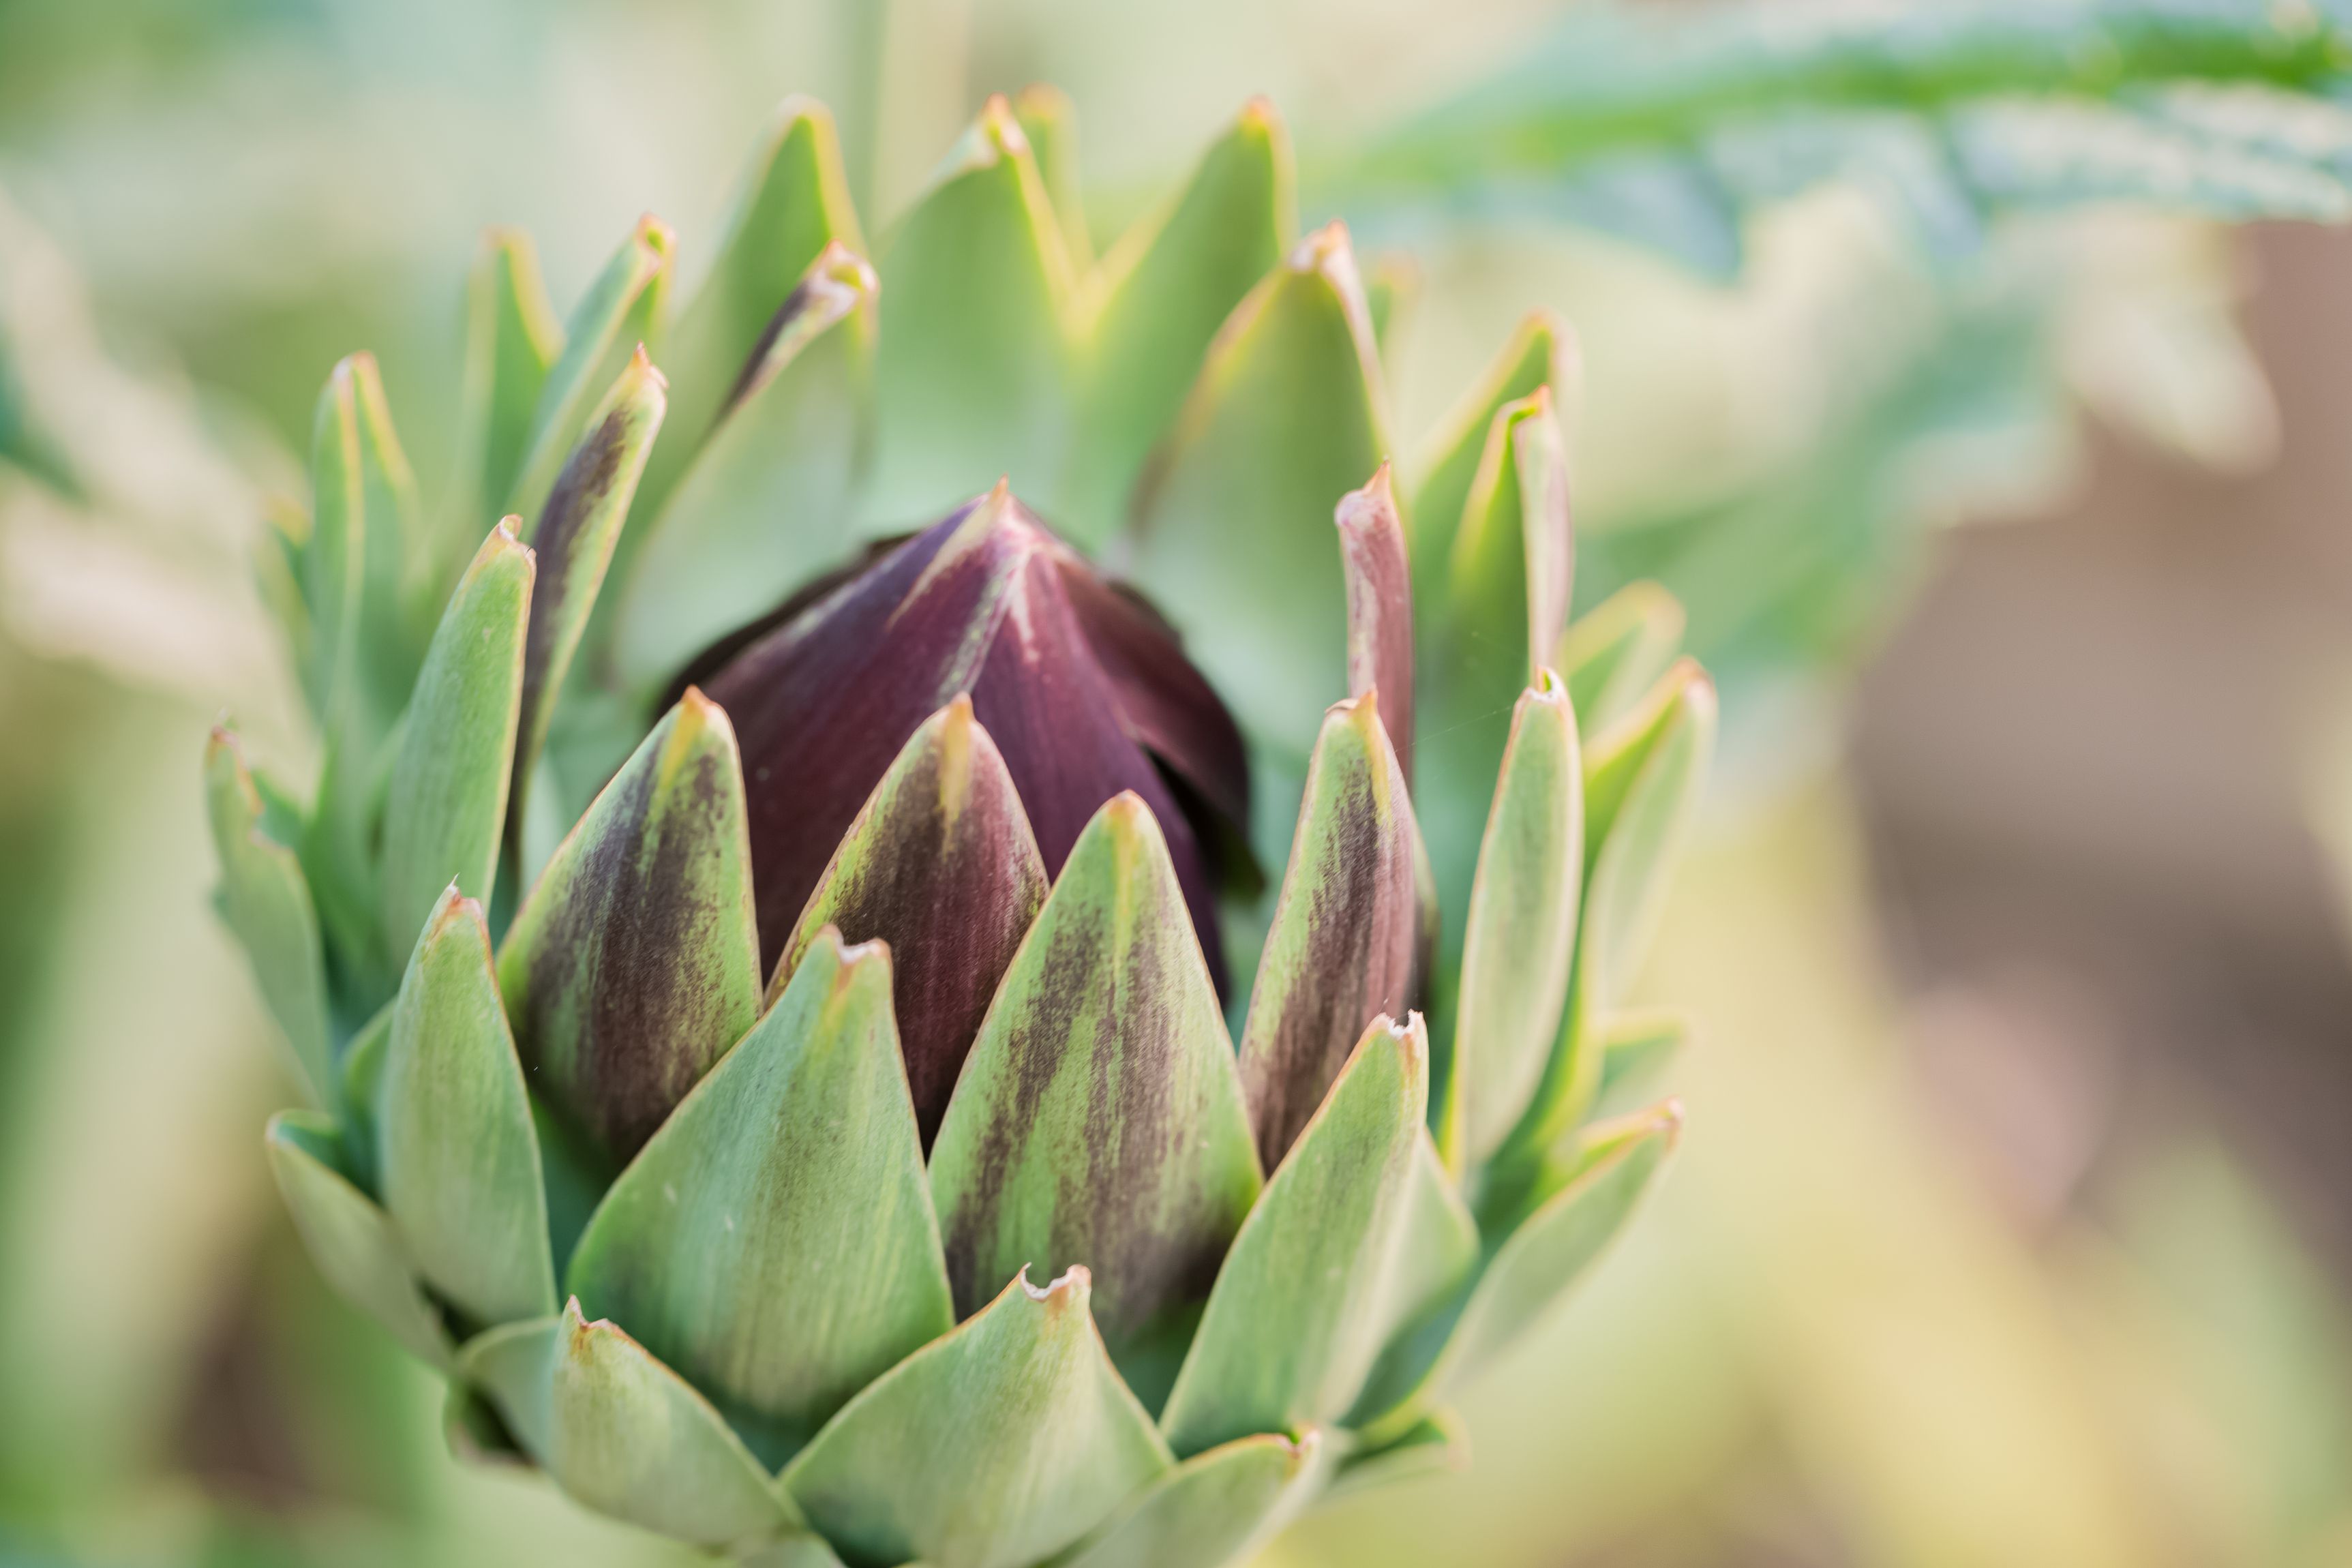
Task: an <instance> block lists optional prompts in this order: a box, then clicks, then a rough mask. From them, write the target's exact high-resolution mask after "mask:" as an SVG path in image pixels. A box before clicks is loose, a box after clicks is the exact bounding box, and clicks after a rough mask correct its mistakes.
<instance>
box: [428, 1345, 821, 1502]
mask: <svg viewBox="0 0 2352 1568" xmlns="http://www.w3.org/2000/svg"><path fill="white" fill-rule="evenodd" d="M460 1370H461V1371H462V1372H463V1373H464V1374H465V1375H466V1376H467V1377H468V1378H470V1379H472V1380H474V1381H476V1382H478V1383H479V1384H481V1385H482V1386H483V1387H485V1388H487V1389H488V1391H489V1392H490V1394H491V1395H492V1396H493V1397H494V1398H495V1399H496V1400H497V1402H498V1404H499V1410H500V1412H501V1413H502V1414H503V1415H505V1416H506V1418H507V1425H508V1427H509V1430H510V1431H512V1432H513V1433H514V1435H515V1436H516V1438H517V1439H518V1440H519V1441H520V1442H521V1443H522V1444H523V1445H524V1447H526V1448H528V1449H529V1450H530V1453H531V1454H532V1456H533V1457H534V1458H537V1459H538V1460H539V1462H540V1463H541V1465H544V1466H545V1467H546V1468H547V1473H548V1474H549V1475H550V1476H551V1477H553V1478H554V1479H555V1481H556V1484H557V1485H559V1486H561V1487H562V1489H564V1491H566V1492H567V1493H569V1494H570V1495H571V1496H572V1498H573V1499H574V1500H577V1501H579V1502H582V1503H584V1504H586V1505H587V1506H588V1507H590V1508H593V1509H595V1510H597V1511H599V1512H601V1513H606V1514H610V1515H612V1516H613V1517H614V1519H621V1520H626V1521H628V1522H630V1523H631V1524H635V1525H639V1526H642V1527H643V1528H645V1529H646V1530H650V1531H656V1532H658V1533H660V1534H663V1535H667V1536H669V1537H671V1538H672V1539H674V1540H678V1541H685V1542H692V1543H693V1544H695V1545H698V1546H707V1547H715V1548H716V1547H735V1546H750V1545H752V1544H756V1543H759V1542H766V1541H769V1540H772V1539H773V1538H775V1537H778V1536H782V1535H784V1534H785V1533H787V1532H788V1531H793V1530H796V1529H798V1528H799V1527H800V1525H801V1522H802V1521H801V1519H800V1517H799V1514H798V1511H797V1510H794V1509H793V1505H792V1503H791V1502H790V1501H789V1500H786V1499H785V1498H784V1496H783V1495H782V1492H780V1491H779V1490H778V1489H777V1488H776V1487H775V1485H774V1483H773V1482H772V1480H771V1479H770V1478H769V1475H768V1472H767V1471H766V1470H765V1469H762V1468H761V1465H760V1461H759V1460H757V1459H755V1458H752V1457H751V1451H750V1450H749V1449H747V1448H746V1447H743V1443H742V1440H741V1439H740V1438H739V1437H738V1436H735V1433H734V1431H733V1429H732V1428H730V1426H728V1425H727V1422H726V1420H725V1418H724V1417H722V1416H721V1415H719V1412H718V1411H717V1410H715V1409H713V1408H712V1407H711V1405H710V1402H709V1400H707V1399H705V1398H704V1397H703V1396H702V1395H701V1394H698V1393H696V1392H695V1390H694V1387H693V1385H692V1384H688V1382H687V1381H686V1380H685V1379H684V1378H682V1377H680V1376H678V1375H677V1373H675V1372H673V1371H671V1370H670V1369H669V1368H668V1367H667V1366H664V1365H663V1364H662V1363H661V1362H660V1361H659V1360H657V1359H656V1358H655V1357H654V1356H653V1355H652V1354H650V1353H649V1352H646V1349H645V1347H643V1346H642V1345H640V1344H638V1343H637V1342H635V1340H633V1339H631V1338H630V1337H629V1336H628V1335H627V1334H625V1333H624V1332H622V1331H621V1330H620V1329H619V1328H617V1327H615V1326H614V1324H612V1323H609V1322H602V1321H599V1322H591V1321H587V1320H586V1319H585V1318H583V1316H582V1314H581V1310H580V1303H579V1302H577V1301H572V1302H570V1303H568V1304H567V1305H566V1306H565V1307H564V1309H563V1315H562V1317H560V1318H541V1319H538V1320H536V1321H532V1322H529V1323H518V1324H513V1325H510V1326H509V1328H507V1329H504V1330H500V1331H495V1332H493V1333H491V1334H487V1335H484V1336H483V1337H482V1338H481V1339H479V1340H477V1341H475V1342H472V1343H470V1344H468V1345H467V1347H466V1352H465V1355H464V1358H463V1360H462V1362H461V1363H460Z"/></svg>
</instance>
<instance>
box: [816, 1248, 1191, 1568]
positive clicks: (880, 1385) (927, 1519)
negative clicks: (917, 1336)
mask: <svg viewBox="0 0 2352 1568" xmlns="http://www.w3.org/2000/svg"><path fill="white" fill-rule="evenodd" d="M1090 1294H1091V1290H1090V1282H1089V1279H1088V1276H1087V1270H1086V1269H1084V1268H1072V1269H1071V1270H1070V1271H1069V1272H1068V1273H1067V1274H1065V1275H1064V1276H1062V1277H1061V1278H1060V1279H1056V1280H1055V1281H1054V1282H1053V1284H1051V1285H1050V1286H1048V1287H1046V1288H1045V1289H1037V1288H1036V1287H1035V1286H1033V1285H1031V1284H1030V1283H1029V1279H1028V1276H1027V1274H1026V1273H1025V1272H1024V1273H1023V1274H1022V1275H1020V1276H1019V1277H1018V1278H1016V1279H1014V1280H1013V1282H1012V1283H1011V1284H1009V1285H1007V1286H1006V1287H1005V1288H1004V1290H1003V1294H1001V1295H999V1296H998V1297H997V1298H996V1300H994V1301H992V1302H991V1303H989V1305H988V1306H987V1307H986V1308H985V1309H984V1310H982V1311H981V1312H980V1313H978V1314H977V1315H976V1316H974V1317H973V1318H972V1319H971V1321H968V1322H966V1323H964V1324H963V1325H962V1326H961V1327H960V1328H958V1329H957V1330H956V1331H954V1332H953V1333H951V1334H948V1335H946V1336H945V1337H943V1338H941V1339H938V1340H935V1341H933V1342H931V1343H929V1344H928V1345H926V1346H924V1347H923V1348H922V1349H921V1350H919V1351H918V1352H915V1353H914V1354H913V1355H911V1356H909V1357H908V1358H907V1359H906V1360H905V1361H904V1362H901V1363H899V1364H898V1365H897V1366H896V1367H893V1368H892V1369H891V1370H890V1371H889V1372H887V1373H884V1374H883V1375H882V1377H881V1378H880V1379H878V1380H877V1382H875V1383H874V1384H871V1385H870V1386H868V1387H867V1388H866V1391H865V1392H864V1393H863V1394H859V1395H858V1396H857V1397H856V1399H854V1400H852V1401H850V1403H849V1405H847V1407H846V1408H845V1409H844V1410H843V1411H842V1413H841V1414H840V1415H836V1416H835V1417H834V1419H833V1421H832V1423H831V1424H830V1425H828V1426H826V1427H825V1429H824V1431H822V1432H820V1433H818V1434H817V1436H816V1440H815V1441H814V1442H813V1443H811V1444H810V1445H809V1446H808V1447H806V1448H805V1449H803V1451H802V1453H801V1456H800V1458H797V1459H795V1460H793V1463H792V1466H791V1467H790V1468H787V1469H786V1470H785V1471H784V1475H783V1485H784V1489H785V1490H786V1491H787V1492H788V1493H789V1494H790V1495H791V1496H792V1498H793V1500H795V1501H797V1502H798V1503H799V1504H800V1506H801V1507H802V1509H803V1510H805V1511H806V1513H807V1515H808V1518H809V1520H810V1521H811V1522H812V1523H814V1525H815V1526H816V1527H817V1528H818V1529H819V1530H821V1531H824V1534H825V1535H826V1536H827V1537H828V1538H829V1539H831V1540H833V1541H835V1542H839V1543H840V1545H841V1546H842V1548H843V1549H844V1550H845V1551H848V1552H852V1553H853V1554H855V1555H856V1556H858V1557H860V1558H864V1559H870V1560H874V1561H879V1562H886V1563H903V1562H906V1561H907V1560H908V1559H909V1558H912V1557H917V1556H919V1557H920V1558H921V1559H922V1560H923V1561H924V1562H925V1563H931V1564H936V1565H937V1568H1018V1565H1021V1564H1026V1563H1035V1562H1038V1561H1040V1560H1042V1559H1044V1558H1046V1557H1049V1556H1051V1555H1052V1554H1053V1553H1055V1552H1058V1551H1060V1550H1061V1549H1062V1548H1064V1547H1066V1546H1067V1545H1069V1544H1070V1543H1071V1542H1074V1541H1076V1540H1077V1539H1078V1538H1079V1537H1081V1536H1083V1535H1085V1534H1086V1533H1087V1531H1090V1530H1092V1529H1094V1528H1095V1526H1096V1525H1097V1524H1099V1523H1101V1522H1102V1521H1103V1520H1104V1519H1105V1518H1106V1517H1108V1515H1109V1514H1110V1513H1111V1511H1112V1510H1114V1509H1116V1508H1118V1505H1119V1504H1120V1503H1121V1502H1122V1501H1124V1500H1126V1499H1128V1498H1129V1497H1131V1496H1132V1495H1133V1494H1134V1493H1135V1492H1136V1491H1137V1490H1139V1489H1141V1488H1143V1487H1145V1486H1148V1485H1150V1483H1151V1482H1152V1481H1154V1480H1156V1479H1159V1478H1160V1476H1162V1475H1165V1474H1167V1473H1168V1472H1169V1470H1170V1469H1171V1468H1173V1464H1174V1461H1173V1460H1172V1459H1171V1458H1170V1456H1169V1453H1168V1448H1167V1445H1166V1444H1164V1443H1162V1442H1161V1441H1160V1435H1159V1433H1158V1432H1156V1431H1154V1430H1153V1429H1152V1426H1151V1422H1150V1417H1148V1416H1147V1415H1144V1413H1143V1411H1142V1409H1141V1408H1140V1407H1139V1406H1138V1405H1137V1404H1136V1402H1135V1396H1134V1395H1133V1394H1130V1393H1129V1392H1128V1389H1127V1385H1126V1384H1123V1383H1121V1382H1120V1381H1119V1377H1118V1373H1116V1372H1114V1371H1113V1370H1112V1369H1111V1365H1110V1363H1109V1362H1108V1360H1107V1359H1105V1357H1104V1355H1103V1350H1102V1341H1101V1340H1100V1339H1099V1338H1098V1337H1097V1335H1096V1333H1095V1331H1094V1328H1093V1320H1092V1319H1091V1318H1090V1317H1089V1316H1088V1315H1087V1300H1088V1298H1089V1296H1090Z"/></svg>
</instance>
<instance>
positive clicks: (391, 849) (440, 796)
mask: <svg viewBox="0 0 2352 1568" xmlns="http://www.w3.org/2000/svg"><path fill="white" fill-rule="evenodd" d="M535 574H536V563H535V560H534V557H533V553H532V552H531V550H530V547H529V546H528V545H524V544H520V543H518V542H516V540H515V536H514V535H513V533H511V532H510V531H508V528H507V525H506V524H505V523H500V524H499V525H498V526H497V527H496V528H493V529H492V530H490V536H489V537H488V539H486V540H484V541H483V542H482V547H481V549H480V550H479V551H478V552H476V553H475V556H474V561H473V564H472V565H470V566H468V567H467V569H466V574H465V576H464V577H462V578H460V579H459V580H458V583H457V592H456V593H455V594H454V595H451V597H450V600H449V607H448V609H447V610H446V611H444V612H443V613H442V616H441V626H440V628H439V629H438V630H437V631H436V632H435V633H434V634H433V643H432V646H431V647H429V648H428V649H427V650H426V651H425V668H424V669H423V670H422V671H420V672H419V673H418V675H417V678H416V694H415V697H413V698H412V699H411V700H410V701H409V705H408V714H407V718H406V721H405V722H404V724H403V725H402V728H401V735H400V743H399V748H398V750H397V751H395V752H394V754H393V763H392V780H391V784H390V786H389V788H388V789H387V790H386V791H385V795H384V808H383V873H382V878H381V881H380V883H379V896H380V898H381V900H382V902H381V908H382V910H383V915H382V919H383V941H384V960H385V962H386V963H390V964H393V965H395V966H396V965H398V964H400V963H404V961H405V960H406V959H407V956H408V950H409V949H411V948H413V947H414V946H415V945H416V933H417V931H419V930H421V929H422V928H423V926H424V924H425V916H427V915H428V914H430V913H432V911H433V908H434V906H435V904H436V903H437V902H439V901H440V899H441V890H442V889H444V888H446V887H448V886H449V885H450V884H451V882H452V880H453V879H454V880H455V882H456V885H457V889H458V890H459V891H460V892H462V893H464V894H465V895H466V896H467V897H468V898H472V899H488V897H489V896H490V879H491V878H492V877H493V876H495V875H496V874H497V871H498V866H499V832H500V830H501V829H502V828H503V827H504V826H505V823H506V814H507V781H508V778H509V776H510V774H511V773H512V772H513V767H514V748H515V724H516V715H517V714H518V713H519V712H520V708H521V702H522V684H523V632H524V628H525V627H526V626H528V625H529V624H530V612H531V598H532V593H533V580H534V576H535ZM541 1310H542V1311H552V1310H554V1304H553V1303H552V1302H550V1303H549V1304H548V1305H547V1306H546V1307H544V1308H542V1309H541Z"/></svg>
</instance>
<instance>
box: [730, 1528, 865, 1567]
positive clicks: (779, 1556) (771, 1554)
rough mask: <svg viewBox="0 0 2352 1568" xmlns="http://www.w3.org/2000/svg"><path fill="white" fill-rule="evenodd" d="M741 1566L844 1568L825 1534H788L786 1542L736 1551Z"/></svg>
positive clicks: (737, 1561) (736, 1560) (785, 1538)
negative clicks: (826, 1540)
mask: <svg viewBox="0 0 2352 1568" xmlns="http://www.w3.org/2000/svg"><path fill="white" fill-rule="evenodd" d="M735 1562H736V1563H737V1564H738V1565H739V1568H841V1559H840V1558H838V1557H836V1556H835V1555H834V1554H833V1548H832V1547H831V1546H829V1545H828V1544H826V1542H825V1540H824V1537H823V1536H821V1535H788V1536H786V1537H784V1538H783V1539H782V1541H777V1542H770V1543H769V1544H767V1545H765V1546H759V1547H754V1548H752V1549H751V1551H749V1552H737V1553H736V1554H735Z"/></svg>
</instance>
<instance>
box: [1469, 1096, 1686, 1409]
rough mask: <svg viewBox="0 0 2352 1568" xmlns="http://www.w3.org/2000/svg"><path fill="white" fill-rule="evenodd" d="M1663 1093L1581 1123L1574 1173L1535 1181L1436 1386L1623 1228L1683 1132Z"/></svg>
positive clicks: (1483, 1353) (1562, 1285)
mask: <svg viewBox="0 0 2352 1568" xmlns="http://www.w3.org/2000/svg"><path fill="white" fill-rule="evenodd" d="M1682 1121H1683V1112H1682V1107H1681V1105H1680V1104H1679V1103H1677V1102H1675V1101H1674V1100H1668V1101H1666V1102H1665V1103H1664V1104H1663V1105H1660V1106H1657V1107H1655V1108H1654V1109H1652V1110H1647V1111H1644V1112H1642V1113H1640V1114H1638V1115H1634V1116H1630V1117H1627V1118H1625V1119H1624V1120H1623V1121H1619V1122H1615V1123H1599V1124H1595V1125H1594V1126H1592V1127H1590V1128H1588V1129H1586V1130H1585V1131H1584V1133H1583V1134H1582V1136H1581V1145H1582V1146H1581V1149H1580V1152H1579V1155H1578V1158H1577V1160H1576V1162H1575V1163H1574V1164H1573V1165H1572V1166H1570V1170H1571V1171H1572V1172H1573V1174H1572V1175H1570V1176H1568V1177H1567V1178H1566V1179H1565V1180H1559V1181H1558V1182H1557V1184H1556V1185H1552V1184H1549V1183H1548V1184H1547V1185H1549V1186H1552V1190H1549V1191H1547V1190H1545V1188H1544V1187H1538V1190H1537V1193H1536V1197H1537V1200H1538V1206H1537V1207H1536V1208H1535V1209H1534V1211H1533V1212H1532V1213H1530V1214H1529V1215H1528V1217H1527V1219H1526V1220H1525V1221H1524V1222H1522V1223H1521V1224H1520V1225H1519V1226H1518V1227H1517V1229H1515V1230H1513V1231H1512V1232H1511V1233H1510V1237H1509V1239H1508V1240H1507V1241H1505V1242H1504V1243H1503V1245H1502V1246H1501V1247H1500V1248H1498V1249H1497V1250H1496V1253H1495V1255H1494V1258H1492V1260H1490V1261H1489V1262H1488V1263H1487V1265H1486V1270H1485V1272H1484V1273H1482V1274H1481V1275H1480V1276H1479V1278H1478V1284H1477V1288H1476V1289H1475V1290H1473V1291H1472V1292H1471V1294H1470V1298H1469V1300H1468V1302H1467V1304H1466V1305H1465V1307H1464V1309H1463V1313H1462V1320H1461V1322H1460V1323H1459V1325H1458V1326H1456V1328H1455V1329H1454V1333H1453V1336H1452V1338H1451V1340H1450V1341H1449V1342H1448V1343H1447V1346H1446V1352H1445V1353H1446V1360H1447V1363H1448V1364H1447V1365H1446V1366H1445V1367H1444V1368H1443V1369H1442V1370H1441V1372H1440V1373H1439V1374H1438V1377H1437V1382H1438V1384H1439V1385H1440V1387H1441V1389H1453V1388H1458V1387H1460V1386H1461V1385H1462V1384H1463V1383H1464V1382H1465V1381H1466V1380H1467V1379H1468V1378H1470V1377H1471V1376H1472V1375H1473V1374H1475V1373H1477V1372H1478V1371H1479V1370H1480V1369H1482V1368H1483V1367H1485V1366H1486V1364H1487V1363H1489V1362H1491V1361H1492V1360H1493V1359H1494V1358H1495V1357H1496V1356H1497V1355H1500V1354H1501V1353H1502V1352H1504V1351H1505V1350H1507V1349H1508V1348H1509V1347H1510V1346H1511V1345H1512V1344H1513V1343H1514V1342H1517V1340H1518V1338H1519V1337H1520V1336H1521V1335H1522V1334H1524V1333H1525V1332H1526V1331H1527V1330H1528V1327H1529V1326H1531V1325H1532V1324H1533V1323H1534V1322H1536V1321H1537V1320H1538V1319H1539V1318H1540V1317H1541V1316H1542V1315H1543V1314H1544V1313H1545V1311H1547V1310H1549V1308H1551V1307H1552V1306H1553V1305H1554V1304H1555V1303H1557V1302H1558V1301H1559V1300H1560V1299H1561V1298H1562V1297H1564V1296H1565V1295H1566V1294H1567V1291H1568V1288H1569V1287H1570V1285H1571V1284H1573V1283H1575V1281H1576V1280H1578V1279H1580V1278H1581V1277H1582V1276H1583V1274H1584V1272H1585V1271H1586V1270H1587V1269H1588V1268H1591V1265H1592V1263H1593V1262H1594V1260H1595V1259H1596V1258H1599V1257H1600V1255H1601V1250H1602V1248H1604V1247H1607V1246H1608V1244H1609V1243H1610V1242H1611V1241H1612V1239H1614V1238H1615V1237H1616V1236H1617V1234H1618V1233H1619V1232H1620V1231H1621V1230H1622V1229H1623V1228H1624V1226H1625V1221H1626V1219H1627V1217H1628V1216H1629V1215H1632V1213H1633V1205H1635V1204H1636V1203H1638V1202H1639V1201H1640V1200H1641V1197H1642V1194H1644V1193H1646V1192H1647V1191H1648V1190H1649V1188H1650V1184H1651V1182H1652V1180H1653V1179H1654V1177H1655V1176H1656V1174H1657V1173H1658V1169H1659V1167H1660V1166H1661V1165H1662V1164H1664V1161H1665V1157H1666V1156H1667V1155H1668V1154H1669V1153H1671V1152H1673V1151H1674V1146H1675V1139H1676V1138H1677V1137H1678V1136H1679V1135H1680V1133H1681V1131H1682Z"/></svg>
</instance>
